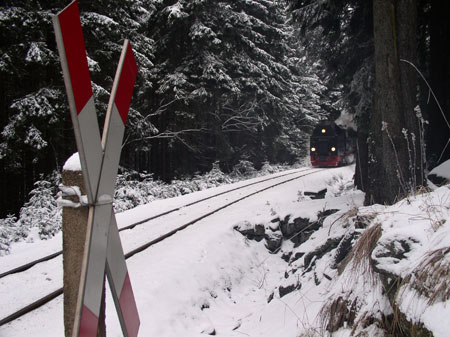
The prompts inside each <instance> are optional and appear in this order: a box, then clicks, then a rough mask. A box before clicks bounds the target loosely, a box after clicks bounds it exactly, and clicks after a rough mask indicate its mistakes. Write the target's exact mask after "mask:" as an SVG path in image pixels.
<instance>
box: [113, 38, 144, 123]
mask: <svg viewBox="0 0 450 337" xmlns="http://www.w3.org/2000/svg"><path fill="white" fill-rule="evenodd" d="M137 73H138V67H137V64H136V59H135V58H134V54H133V50H132V49H131V44H128V48H127V51H126V54H125V60H124V64H123V67H122V73H121V77H120V81H119V84H118V86H117V94H116V98H115V100H114V103H115V104H116V107H117V110H119V114H120V117H121V118H122V121H123V124H124V125H125V124H126V123H127V118H128V109H129V108H130V103H131V97H132V96H133V89H134V83H135V82H136V76H137Z"/></svg>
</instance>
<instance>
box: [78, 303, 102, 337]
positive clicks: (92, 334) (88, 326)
mask: <svg viewBox="0 0 450 337" xmlns="http://www.w3.org/2000/svg"><path fill="white" fill-rule="evenodd" d="M97 326H98V317H97V316H95V314H94V313H93V312H92V311H91V310H89V308H88V307H86V306H83V311H82V312H81V319H80V331H79V332H78V337H96V336H97Z"/></svg>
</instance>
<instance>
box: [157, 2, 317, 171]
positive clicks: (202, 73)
mask: <svg viewBox="0 0 450 337" xmlns="http://www.w3.org/2000/svg"><path fill="white" fill-rule="evenodd" d="M150 22H151V23H152V26H151V27H149V31H150V37H151V38H152V39H153V40H154V41H155V75H154V80H153V92H152V94H151V95H150V97H151V100H152V101H151V106H152V108H153V111H155V113H154V115H155V118H154V119H153V120H154V121H155V125H156V127H157V128H158V129H159V130H160V131H162V132H163V134H165V135H166V136H167V138H168V139H159V140H157V141H155V142H154V143H153V144H154V148H153V151H152V158H153V162H156V161H157V160H161V159H162V160H163V161H164V163H163V165H161V166H160V167H159V169H160V170H163V172H161V174H163V173H164V171H165V172H174V173H176V171H175V170H174V169H175V168H176V169H177V170H179V169H181V170H182V171H183V172H189V171H195V170H198V169H200V170H206V169H208V168H209V167H210V165H211V163H212V162H215V161H220V162H221V164H222V166H224V167H225V169H227V168H228V169H229V168H230V167H232V166H233V165H234V164H236V163H237V162H238V161H239V160H241V159H245V160H249V161H251V162H253V163H254V164H255V165H257V166H259V165H261V162H262V161H265V160H269V161H272V162H280V161H281V162H284V161H286V162H293V161H294V160H295V159H297V158H299V157H300V156H302V155H305V153H306V152H305V146H304V142H305V138H306V136H307V132H308V131H309V130H308V127H309V126H311V125H313V124H314V122H315V121H316V120H318V119H319V118H320V113H321V107H320V103H319V102H320V94H321V93H322V92H323V90H324V88H323V86H321V85H320V82H319V80H318V78H316V77H314V76H313V75H311V76H309V77H308V76H307V75H309V74H307V71H306V67H305V65H304V64H302V62H301V60H300V59H299V58H298V52H297V50H296V49H295V46H296V45H297V44H296V43H294V40H293V31H292V29H291V28H290V27H289V26H288V25H286V16H285V13H284V9H283V7H282V2H278V1H261V0H259V1H243V0H240V1H207V0H205V1H178V2H176V3H174V2H173V1H162V2H161V3H159V4H158V5H157V10H156V11H155V15H154V16H153V17H152V19H151V20H150ZM293 46H294V47H293ZM308 81H310V82H312V83H309V82H308ZM157 165H159V164H157ZM152 171H157V168H155V169H153V167H152Z"/></svg>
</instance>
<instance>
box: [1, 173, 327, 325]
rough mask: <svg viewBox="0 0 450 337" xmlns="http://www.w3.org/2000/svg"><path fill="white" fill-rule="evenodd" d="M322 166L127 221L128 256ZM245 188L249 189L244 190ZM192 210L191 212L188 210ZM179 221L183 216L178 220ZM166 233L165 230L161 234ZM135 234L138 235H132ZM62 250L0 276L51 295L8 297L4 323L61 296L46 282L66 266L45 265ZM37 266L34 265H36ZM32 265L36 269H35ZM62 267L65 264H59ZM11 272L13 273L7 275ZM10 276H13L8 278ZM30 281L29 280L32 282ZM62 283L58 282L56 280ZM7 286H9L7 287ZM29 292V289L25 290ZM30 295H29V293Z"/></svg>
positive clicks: (124, 235) (4, 280)
mask: <svg viewBox="0 0 450 337" xmlns="http://www.w3.org/2000/svg"><path fill="white" fill-rule="evenodd" d="M321 170H322V169H311V168H306V169H299V170H294V171H290V172H289V173H285V174H281V175H277V176H271V177H270V178H267V179H262V180H258V181H256V182H251V183H246V184H243V185H240V186H238V187H235V188H231V189H228V190H225V191H223V192H220V193H216V194H213V195H210V196H207V197H204V198H201V199H198V200H196V201H194V202H190V203H186V204H183V205H181V206H178V207H174V208H171V209H169V210H167V211H163V212H162V213H159V214H155V215H153V216H150V217H146V218H144V219H141V220H139V221H137V222H135V223H132V224H129V225H125V226H123V227H121V228H120V229H119V231H121V232H122V233H121V238H122V243H123V246H124V250H125V251H126V252H127V253H126V254H125V256H126V258H129V257H131V256H133V255H135V254H137V253H139V252H142V251H143V250H145V249H147V248H149V247H150V246H152V245H154V244H156V243H158V242H161V241H163V240H164V239H166V238H168V237H170V236H172V235H174V234H175V233H177V232H178V231H180V230H183V229H185V228H186V227H188V226H191V225H193V224H195V223H197V222H199V221H201V220H203V219H205V218H207V217H209V216H211V215H212V214H214V213H217V212H219V211H221V210H223V209H225V208H227V207H230V206H231V205H234V204H236V203H238V202H240V201H242V200H244V199H247V198H249V197H251V196H253V195H256V194H258V193H262V192H264V191H266V190H268V189H271V188H274V187H277V186H280V185H282V184H286V183H288V182H291V181H293V180H296V179H300V178H302V177H304V176H308V175H311V174H314V173H316V172H319V171H321ZM244 189H245V193H244V192H243V190H244ZM224 195H227V198H217V197H219V196H224ZM200 203H208V208H209V209H211V210H210V211H209V212H206V213H205V212H204V211H202V213H200V214H199V213H198V212H196V211H195V208H196V207H191V206H195V205H198V204H200ZM188 208H189V210H191V209H192V211H190V212H188V211H187V209H188ZM198 209H202V207H198ZM175 213H177V217H178V218H179V217H180V215H182V216H185V217H184V218H185V219H186V220H185V221H184V224H183V225H179V224H178V225H177V222H175V219H176V218H177V217H174V218H171V217H172V216H173V215H174V214H175ZM188 213H190V214H188ZM178 221H179V220H178ZM149 224H151V227H150V226H143V225H149ZM130 230H133V232H134V231H136V230H139V231H142V235H138V236H136V235H132V236H130V235H127V232H130ZM161 233H163V234H161ZM131 237H133V238H134V239H131ZM136 237H139V240H138V241H136ZM61 253H62V252H57V253H54V254H51V255H49V256H47V257H43V258H40V259H37V260H36V261H32V262H30V263H27V264H25V265H23V266H19V267H16V268H14V269H12V270H10V271H9V272H4V273H2V274H1V275H0V276H1V278H2V279H0V282H1V285H2V287H6V288H7V287H8V284H9V286H11V287H15V288H17V287H24V288H26V287H29V284H27V282H20V280H22V279H33V287H43V288H44V289H45V288H47V289H46V293H47V295H45V296H41V297H39V298H34V299H33V298H31V299H30V300H32V301H33V303H31V304H28V305H25V306H23V305H22V306H21V307H20V308H19V309H18V308H14V304H13V303H15V299H14V298H11V299H7V298H4V300H5V303H9V304H10V305H9V306H8V307H9V308H10V309H11V311H13V312H12V313H8V314H7V316H6V317H4V318H2V319H0V326H2V325H4V324H7V323H9V322H11V321H13V320H15V319H18V318H19V317H21V316H23V315H25V314H26V313H29V312H31V311H33V310H35V309H37V308H39V307H40V306H42V305H44V304H46V303H48V302H50V301H51V300H53V299H54V298H56V297H58V296H60V295H61V294H62V292H63V289H62V287H61V288H58V289H48V288H50V287H48V285H46V284H45V280H52V278H60V279H61V283H62V270H61V275H56V276H55V275H48V273H47V272H46V271H45V268H43V267H42V265H45V264H46V263H50V264H51V263H61V264H62V261H61V260H62V259H61V258H58V256H59V255H61ZM32 267H33V268H32ZM30 268H32V269H33V270H31V269H30ZM36 268H43V269H41V270H38V271H37V273H39V274H41V275H43V276H44V282H42V281H41V283H42V284H41V285H38V284H36V283H35V282H39V280H38V279H37V278H36V280H34V278H33V277H31V278H30V277H25V278H23V277H21V275H23V274H24V273H36V271H35V269H36ZM59 269H62V268H59ZM7 276H9V277H7ZM8 279H10V280H9V281H8ZM28 283H29V282H28ZM47 283H50V284H52V285H53V287H55V282H54V281H53V282H47ZM56 283H58V282H56ZM4 289H5V288H4ZM25 294H26V292H25ZM25 296H26V295H25Z"/></svg>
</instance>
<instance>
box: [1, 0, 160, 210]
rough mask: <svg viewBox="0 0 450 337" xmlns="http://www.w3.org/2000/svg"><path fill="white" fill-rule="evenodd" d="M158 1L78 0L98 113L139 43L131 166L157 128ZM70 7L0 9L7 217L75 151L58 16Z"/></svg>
mask: <svg viewBox="0 0 450 337" xmlns="http://www.w3.org/2000/svg"><path fill="white" fill-rule="evenodd" d="M152 2H153V1H151V0H142V1H115V2H111V1H96V2H92V1H87V0H81V1H80V2H79V6H80V12H81V17H82V18H81V19H82V25H83V31H84V35H85V41H86V47H87V53H88V62H89V66H90V70H91V76H92V80H93V88H94V94H95V98H96V104H97V108H98V112H99V113H102V114H104V112H105V111H106V105H107V103H108V100H109V90H110V89H111V86H112V79H113V78H114V75H115V70H116V66H117V63H118V59H119V56H120V50H121V46H122V43H123V39H124V38H129V39H130V40H132V41H133V48H134V50H135V53H136V59H137V62H138V64H139V70H140V71H139V77H138V80H137V84H136V88H137V89H136V91H135V97H136V98H135V99H133V101H132V104H133V105H132V109H131V111H130V115H129V119H128V127H127V129H126V133H127V134H126V139H127V143H128V145H127V147H126V150H127V151H125V155H124V156H123V159H124V160H125V162H128V164H129V165H132V166H133V165H135V158H136V152H138V151H139V149H141V148H142V147H144V148H145V146H146V144H145V141H142V139H145V138H146V137H148V136H150V135H151V134H153V133H154V132H155V130H154V128H153V127H152V125H151V124H150V123H149V120H148V119H145V118H144V116H143V114H142V111H145V108H143V107H144V106H146V104H147V101H146V97H147V95H146V92H147V91H148V88H149V87H150V84H151V83H150V81H149V78H150V71H149V69H150V68H151V67H152V62H151V61H150V59H151V57H152V44H153V42H152V41H151V40H150V39H148V38H147V37H146V35H145V33H146V25H147V20H148V17H149V15H150V13H151V12H152ZM67 4H68V1H62V0H60V1H56V0H55V1H44V0H33V1H20V0H17V1H9V0H5V1H4V2H2V6H1V7H0V55H1V56H0V77H1V81H0V111H1V113H0V191H1V192H0V198H1V199H2V200H3V202H2V207H1V209H0V216H5V215H6V214H8V213H16V214H17V212H18V208H19V207H20V206H21V205H22V204H23V203H24V202H25V201H26V200H27V197H28V192H29V191H30V190H31V188H32V187H33V183H34V182H35V181H36V179H37V178H38V177H39V176H40V174H41V173H44V174H50V173H51V172H52V171H53V170H54V169H58V167H59V166H60V165H61V164H62V163H63V162H64V161H65V160H66V159H67V158H68V156H69V155H70V154H71V153H73V152H74V151H76V150H75V144H74V137H73V132H72V130H71V128H72V126H71V122H70V115H69V112H68V106H67V98H66V94H65V89H64V84H63V79H62V75H61V66H60V63H59V58H58V53H57V50H56V43H55V37H54V31H53V25H52V20H51V16H52V15H53V14H55V13H57V12H58V11H59V10H61V9H62V8H63V7H64V6H66V5H67ZM100 124H102V123H100ZM136 139H139V140H140V141H139V142H137V141H134V140H136Z"/></svg>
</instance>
